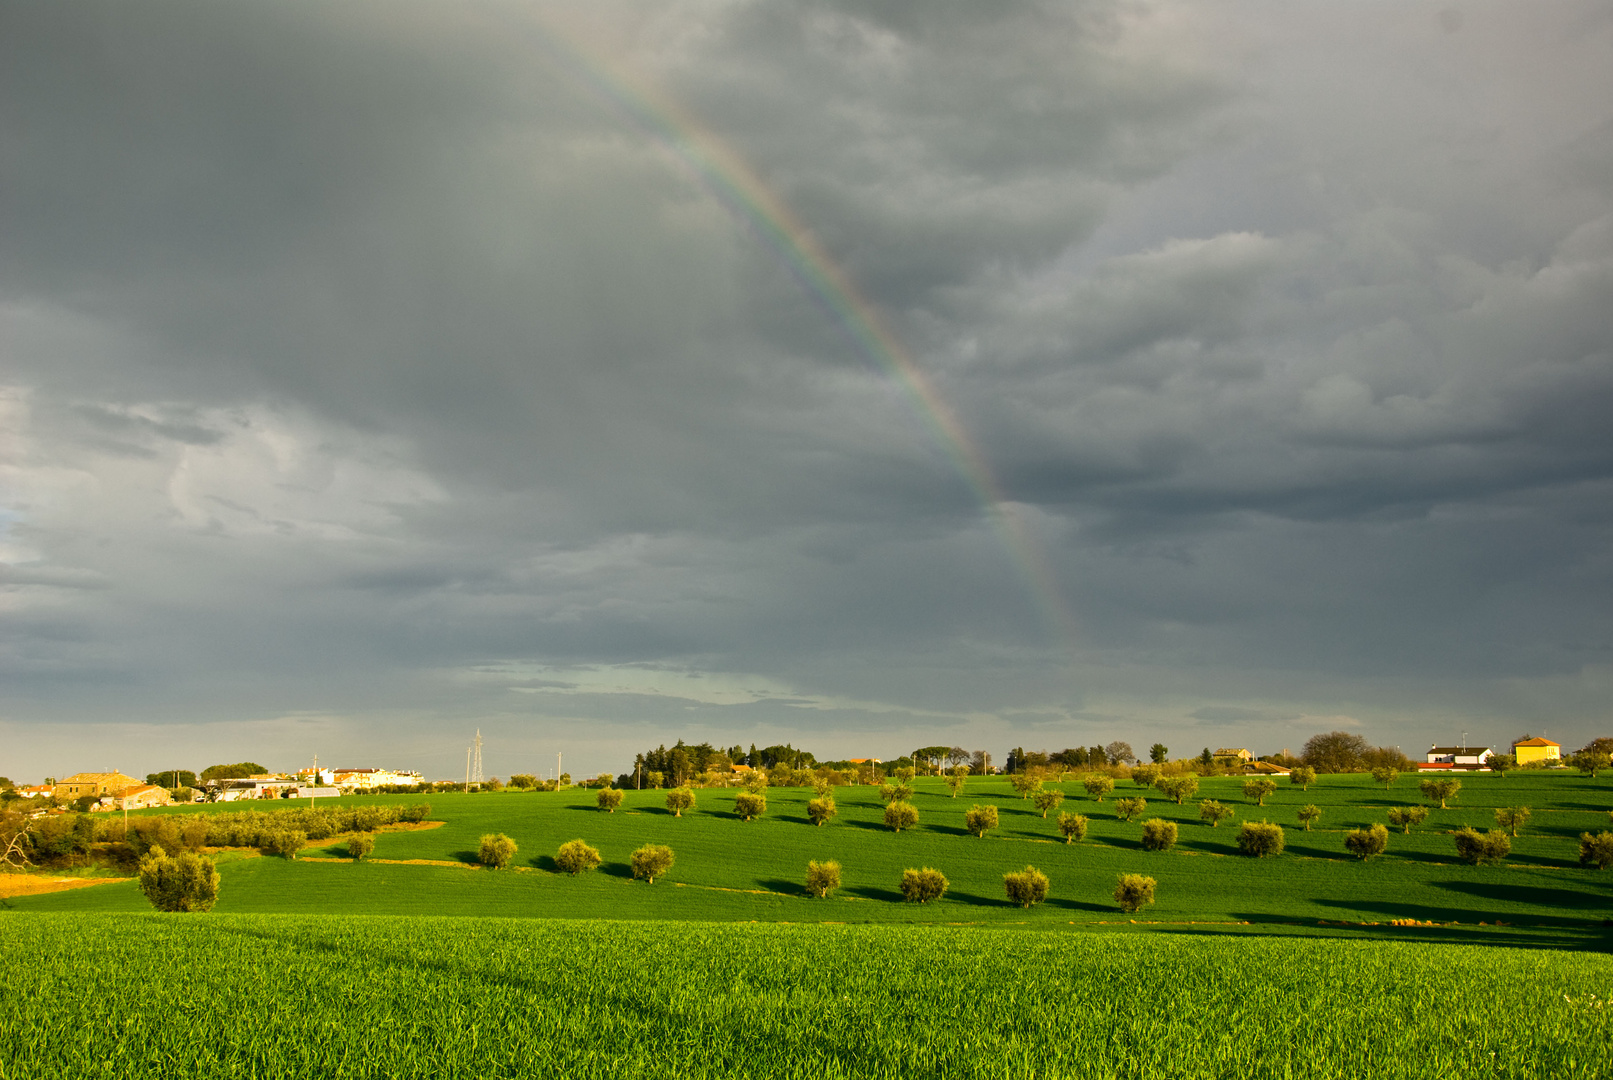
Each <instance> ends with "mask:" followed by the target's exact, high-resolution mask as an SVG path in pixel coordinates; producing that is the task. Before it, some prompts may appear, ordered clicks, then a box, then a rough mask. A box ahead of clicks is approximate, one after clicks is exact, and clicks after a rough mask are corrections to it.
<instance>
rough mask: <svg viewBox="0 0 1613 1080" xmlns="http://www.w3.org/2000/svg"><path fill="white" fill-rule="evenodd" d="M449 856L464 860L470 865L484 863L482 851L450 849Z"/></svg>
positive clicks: (458, 860) (459, 860)
mask: <svg viewBox="0 0 1613 1080" xmlns="http://www.w3.org/2000/svg"><path fill="white" fill-rule="evenodd" d="M448 857H449V858H450V859H453V860H454V861H455V862H462V863H465V864H467V865H469V866H480V865H482V853H481V852H479V851H450V852H449V853H448Z"/></svg>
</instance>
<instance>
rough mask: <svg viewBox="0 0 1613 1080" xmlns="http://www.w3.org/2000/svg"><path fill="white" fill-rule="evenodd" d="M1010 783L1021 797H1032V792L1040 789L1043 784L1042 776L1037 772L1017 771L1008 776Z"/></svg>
mask: <svg viewBox="0 0 1613 1080" xmlns="http://www.w3.org/2000/svg"><path fill="white" fill-rule="evenodd" d="M1008 783H1009V784H1011V785H1012V786H1013V788H1014V793H1015V794H1016V795H1018V796H1019V797H1020V798H1021V799H1028V798H1030V797H1031V792H1033V791H1038V790H1040V789H1041V786H1042V778H1041V777H1040V776H1037V775H1036V774H1035V773H1028V772H1017V773H1015V774H1014V775H1012V776H1010V777H1009V778H1008Z"/></svg>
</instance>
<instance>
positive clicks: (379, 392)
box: [0, 0, 1613, 781]
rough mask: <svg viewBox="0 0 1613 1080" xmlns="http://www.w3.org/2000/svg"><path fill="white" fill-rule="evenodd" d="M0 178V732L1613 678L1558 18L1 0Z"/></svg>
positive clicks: (503, 728) (1233, 704)
mask: <svg viewBox="0 0 1613 1080" xmlns="http://www.w3.org/2000/svg"><path fill="white" fill-rule="evenodd" d="M741 177H750V178H753V180H754V182H755V184H756V185H757V190H758V191H765V192H766V193H768V195H767V197H768V198H771V199H773V200H776V201H775V202H774V203H773V204H771V206H772V213H773V214H774V218H775V220H769V219H766V218H763V217H758V216H756V215H755V214H754V213H752V212H751V210H750V209H748V208H747V207H746V205H745V204H744V202H743V200H737V199H735V198H734V197H733V192H732V191H731V190H730V189H729V188H728V187H726V186H725V185H726V184H728V183H730V182H734V181H736V180H737V179H738V178H741ZM0 192H3V196H0V773H4V774H6V775H10V776H11V777H12V778H13V779H17V780H19V781H20V780H25V779H26V780H36V779H37V778H38V777H40V776H43V775H45V774H47V773H51V774H59V773H65V772H70V771H74V770H78V769H85V768H106V767H112V766H116V767H119V768H122V769H123V770H124V771H125V772H133V773H136V774H143V773H145V772H147V771H151V770H155V769H159V768H167V767H172V766H173V765H176V764H178V765H184V766H189V767H197V768H199V767H201V766H205V765H207V764H211V763H213V762H215V761H220V760H230V761H233V760H238V759H241V758H249V759H253V760H257V761H260V762H262V763H264V764H266V765H269V766H271V767H278V768H289V767H293V766H296V765H300V764H302V763H304V762H306V761H307V760H308V759H309V758H310V757H311V756H312V755H313V754H315V753H318V754H319V755H320V759H321V761H324V762H334V763H339V764H354V765H371V764H374V765H386V766H393V767H412V768H419V769H422V770H424V771H425V772H427V773H428V774H431V775H438V776H441V775H453V774H454V773H456V772H458V771H460V770H462V769H463V763H464V753H465V747H466V745H467V743H468V742H469V740H470V738H471V736H472V734H473V732H474V731H475V729H476V728H478V727H480V729H481V731H482V734H483V736H484V738H485V740H486V746H487V750H486V760H487V769H488V771H489V772H490V773H494V774H498V775H508V774H509V773H511V772H516V771H539V770H542V771H549V770H552V768H553V763H554V755H555V754H556V753H557V752H562V751H563V752H564V753H565V755H566V758H565V761H566V766H567V768H568V770H570V771H574V772H577V773H584V772H594V771H598V770H602V769H612V770H619V769H622V768H625V767H627V765H628V762H630V760H631V753H632V750H633V749H635V748H638V747H642V746H644V745H645V744H654V743H658V742H668V743H670V742H672V741H674V740H675V739H677V738H679V737H684V738H687V739H690V740H693V741H699V740H702V739H711V740H712V741H715V742H721V743H734V742H739V743H746V744H748V743H751V742H755V743H757V744H759V745H762V744H767V743H772V742H781V741H786V740H789V741H793V742H794V743H795V744H796V745H798V746H803V747H805V748H807V749H810V750H813V751H814V752H815V753H817V754H818V755H820V756H822V757H840V756H852V755H855V756H862V755H866V754H874V755H878V756H883V757H893V756H896V755H898V754H900V753H902V752H904V751H906V750H907V749H909V748H911V747H913V746H915V745H927V744H932V743H952V744H961V745H964V746H966V747H969V748H971V749H972V748H977V747H979V748H985V749H989V750H991V751H992V752H993V753H994V754H998V755H1000V754H1001V753H1002V752H1003V751H1004V750H1005V749H1007V748H1009V747H1011V746H1014V745H1021V744H1022V745H1025V746H1028V747H1046V748H1049V749H1058V748H1060V747H1063V746H1069V745H1090V744H1092V743H1101V742H1107V741H1109V740H1110V739H1114V738H1122V739H1126V740H1128V741H1130V742H1131V743H1132V744H1133V745H1136V746H1139V747H1142V746H1146V745H1148V744H1149V743H1152V742H1154V741H1155V740H1159V741H1162V742H1164V743H1166V744H1167V745H1169V746H1170V747H1171V749H1172V751H1173V752H1174V753H1177V754H1183V753H1196V752H1197V751H1198V750H1199V749H1200V748H1201V747H1203V746H1205V745H1210V746H1219V745H1229V744H1230V745H1247V746H1250V747H1251V748H1254V749H1256V750H1257V751H1259V752H1270V751H1275V750H1278V749H1281V748H1283V747H1289V748H1293V749H1297V748H1298V746H1299V745H1300V744H1301V743H1303V742H1304V740H1305V739H1306V738H1307V737H1308V736H1309V735H1311V734H1314V733H1315V732H1317V731H1325V730H1330V729H1333V728H1347V729H1350V730H1354V731H1359V732H1361V733H1362V734H1363V735H1365V736H1366V737H1367V738H1368V739H1370V740H1372V741H1373V742H1376V743H1384V744H1389V745H1402V746H1403V748H1404V749H1407V750H1410V751H1414V752H1415V751H1416V750H1418V749H1420V748H1421V747H1423V746H1426V745H1427V744H1428V743H1430V742H1434V741H1436V740H1437V741H1440V742H1446V741H1450V740H1453V739H1457V738H1459V737H1460V736H1461V734H1462V732H1464V731H1465V732H1467V733H1468V738H1469V740H1470V741H1473V742H1477V743H1481V744H1500V743H1503V742H1506V741H1508V740H1510V739H1511V738H1512V737H1513V736H1515V735H1518V734H1521V733H1523V732H1524V731H1530V732H1533V733H1536V734H1539V733H1542V732H1544V733H1545V734H1548V735H1550V736H1551V737H1553V738H1556V739H1557V740H1558V741H1560V742H1563V743H1564V744H1566V745H1570V746H1578V745H1580V744H1581V743H1582V742H1583V741H1585V740H1588V739H1589V738H1591V737H1592V736H1595V735H1601V734H1608V733H1610V727H1613V725H1610V720H1609V701H1610V693H1613V543H1610V540H1613V423H1610V417H1613V7H1610V6H1609V5H1608V4H1607V3H1605V2H1586V3H1574V2H1568V0H1564V2H1553V3H1535V4H1518V3H1494V4H1492V3H1459V4H1440V3H1435V4H1422V3H1415V2H1407V0H1393V2H1383V3H1376V2H1369V0H1363V2H1352V3H1349V4H1323V3H1303V2H1301V3H1295V2H1292V0H1284V2H1275V0H1274V2H1269V3H1266V2H1230V0H1229V2H1208V3H1206V2H1203V0H1191V2H1181V3H1177V2H1166V0H1162V2H1147V0H1142V2H1136V3H1096V2H1093V3H1087V2H1081V0H1068V2H1063V3H1051V2H1049V3H1010V2H1003V3H990V4H981V3H966V2H962V0H936V2H927V3H910V2H892V0H862V2H853V0H815V2H806V0H803V2H769V3H753V2H743V0H670V2H660V3H655V4H632V3H618V2H614V0H605V2H601V0H588V2H586V3H582V2H579V3H575V4H542V3H537V4H534V3H520V4H514V3H512V4H497V3H485V2H476V0H473V2H470V3H447V2H429V3H420V2H410V0H386V2H385V3H365V2H362V0H350V2H343V3H340V4H331V3H327V2H324V0H318V2H315V0H298V2H280V0H262V2H255V3H236V4H219V3H216V2H212V0H197V2H185V0H116V2H112V0H107V2H105V3H94V2H75V0H0ZM786 219H787V220H789V221H792V222H793V225H792V228H793V229H794V230H795V232H794V233H793V234H791V235H790V236H789V239H788V241H787V242H784V243H783V244H782V246H781V243H780V242H778V239H777V238H776V237H772V236H770V234H769V228H770V227H771V226H772V225H773V224H776V223H777V222H778V221H780V220H786ZM792 245H793V247H792ZM813 249H815V250H819V251H821V252H822V254H823V256H824V258H825V259H826V260H827V262H828V263H830V264H832V266H833V267H834V269H835V272H838V273H839V274H840V275H843V280H844V281H845V282H846V283H847V293H846V295H844V296H837V295H834V294H832V293H831V294H828V296H827V297H825V296H824V295H815V294H814V292H813V291H812V289H811V288H809V287H808V286H809V284H810V281H811V278H810V276H808V277H806V278H803V275H802V273H801V265H800V263H799V261H798V260H799V253H800V251H804V250H813ZM818 269H822V267H819V268H818ZM847 304H862V305H865V306H866V309H867V310H869V311H872V312H875V313H876V315H877V318H878V319H879V320H880V321H881V322H882V324H883V325H884V326H885V327H886V328H887V329H888V331H889V332H890V334H891V335H892V337H893V339H894V340H895V341H896V342H898V343H899V347H900V349H901V350H904V351H905V353H906V354H907V355H909V356H910V357H911V358H912V361H913V363H914V365H915V366H916V368H917V369H918V370H919V371H920V372H922V378H923V379H924V380H926V381H927V383H928V384H929V385H930V386H932V387H933V389H934V391H935V393H936V394H937V395H938V397H939V398H940V399H941V400H943V401H944V402H945V403H946V407H947V409H949V410H950V411H951V413H952V414H953V415H955V417H956V418H957V422H958V424H959V425H960V427H961V429H962V431H963V432H964V433H965V436H964V443H965V444H966V445H967V446H969V447H973V448H974V449H975V450H977V451H978V453H979V455H980V457H981V458H982V459H983V460H984V461H985V462H986V465H987V467H988V468H989V470H990V472H991V474H992V475H993V477H994V479H995V482H996V484H997V485H998V486H999V488H1000V490H1001V491H1002V492H1003V493H1004V494H1005V497H1006V499H1007V500H1008V505H1007V506H1006V507H999V508H996V509H993V508H992V507H989V506H987V505H985V504H983V502H982V499H981V498H980V495H979V492H978V490H977V487H976V486H972V485H971V483H970V481H969V478H968V477H967V476H966V475H965V474H964V473H963V472H962V471H960V468H959V467H958V463H957V452H958V450H959V447H958V446H957V445H952V444H950V443H949V442H948V441H947V439H945V438H944V437H938V436H937V434H936V429H935V426H934V424H933V423H932V422H931V418H930V417H929V416H928V415H926V412H925V409H924V408H923V407H922V406H920V405H918V404H917V403H916V402H915V399H914V398H913V396H912V395H911V394H910V393H909V392H908V387H907V386H906V385H905V384H904V382H903V380H902V379H901V378H899V377H898V376H897V375H896V374H895V373H894V372H893V371H892V369H891V368H890V367H889V366H887V365H886V364H884V363H882V362H881V360H882V357H880V356H879V355H878V354H877V353H869V352H867V351H866V350H863V349H860V348H859V347H858V342H857V341H856V339H855V338H854V337H853V336H852V335H850V334H848V333H847V332H846V329H845V327H844V325H842V322H841V321H840V318H839V317H840V315H841V314H843V310H844V308H845V307H846V305H847ZM1004 516H1006V518H1007V519H1010V520H1011V521H1012V522H1014V523H1016V524H1017V527H1018V528H1019V529H1020V530H1021V533H1022V535H1023V537H1024V538H1025V539H1026V540H1027V543H1028V549H1027V550H1021V549H1019V548H1017V547H1015V546H1014V544H1012V543H1010V542H1009V540H1008V539H1007V534H1005V531H1004V528H1003V525H1002V521H1003V517H1004ZM1038 559H1039V560H1041V563H1042V564H1043V566H1044V567H1045V572H1040V573H1039V572H1037V571H1036V570H1035V565H1036V562H1037V560H1038ZM1059 607H1062V608H1064V609H1065V610H1067V612H1068V613H1069V620H1068V623H1067V624H1064V623H1061V622H1060V620H1058V619H1050V618H1049V617H1048V614H1047V613H1048V612H1049V610H1056V609H1057V608H1059Z"/></svg>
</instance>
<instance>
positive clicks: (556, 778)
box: [554, 751, 560, 789]
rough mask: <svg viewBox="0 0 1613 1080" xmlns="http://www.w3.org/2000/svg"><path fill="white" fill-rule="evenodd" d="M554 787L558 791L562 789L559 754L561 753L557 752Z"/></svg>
mask: <svg viewBox="0 0 1613 1080" xmlns="http://www.w3.org/2000/svg"><path fill="white" fill-rule="evenodd" d="M554 786H555V787H556V789H558V788H559V787H560V753H559V751H556V752H555V755H554Z"/></svg>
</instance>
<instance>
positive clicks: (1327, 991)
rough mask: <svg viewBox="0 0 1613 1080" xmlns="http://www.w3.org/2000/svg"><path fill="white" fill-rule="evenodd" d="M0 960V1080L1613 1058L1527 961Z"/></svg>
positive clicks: (1607, 964)
mask: <svg viewBox="0 0 1613 1080" xmlns="http://www.w3.org/2000/svg"><path fill="white" fill-rule="evenodd" d="M0 955H3V956H5V957H6V958H7V959H8V960H11V961H14V962H12V963H9V964H8V965H7V968H8V971H7V981H6V1000H7V1009H6V1013H5V1021H4V1022H3V1023H0V1080H25V1078H30V1080H31V1078H34V1077H61V1076H73V1077H93V1076H107V1077H146V1076H151V1077H158V1076H163V1077H167V1076H252V1077H287V1078H292V1077H296V1078H304V1077H313V1076H319V1077H457V1076H463V1077H516V1076H646V1077H731V1076H745V1077H775V1076H777V1077H831V1078H832V1077H850V1076H857V1077H890V1078H893V1080H899V1078H912V1077H949V1078H950V1077H992V1078H998V1077H1013V1078H1020V1077H1024V1078H1031V1077H1036V1078H1048V1080H1051V1078H1059V1077H1068V1078H1076V1077H1082V1078H1085V1077H1091V1078H1095V1080H1096V1078H1131V1077H1136V1078H1157V1077H1184V1078H1198V1077H1204V1078H1210V1077H1239V1078H1247V1080H1257V1078H1264V1077H1272V1078H1278V1077H1295V1076H1305V1077H1318V1078H1331V1077H1339V1078H1357V1077H1374V1078H1382V1080H1388V1078H1397V1077H1406V1078H1417V1080H1423V1078H1427V1077H1470V1076H1472V1077H1477V1076H1484V1077H1517V1078H1540V1077H1554V1078H1564V1080H1566V1078H1578V1077H1587V1078H1589V1077H1601V1076H1606V1075H1609V1071H1610V1065H1609V1061H1610V1058H1609V1051H1608V1045H1609V1038H1610V1037H1613V1009H1610V1008H1609V1007H1606V998H1607V996H1608V992H1609V987H1610V982H1613V979H1610V976H1613V959H1610V958H1609V957H1607V956H1604V955H1599V954H1571V953H1561V952H1554V951H1548V950H1540V949H1532V950H1527V949H1514V948H1490V949H1482V948H1474V947H1464V946H1440V947H1433V948H1429V947H1424V946H1420V945H1408V944H1401V943H1384V942H1360V941H1316V940H1310V941H1305V940H1297V941H1296V940H1278V939H1272V938H1261V939H1252V940H1251V939H1229V938H1221V937H1195V936H1189V935H1183V934H1179V933H1170V934H1163V933H1161V934H1148V935H1130V936H1121V935H1113V934H1081V935H1053V934H1028V935H1027V934H1023V933H1018V932H1015V931H1014V930H1013V929H1010V928H1006V927H968V928H953V927H913V926H876V927H868V926H859V927H849V926H778V925H735V924H726V925H724V924H711V923H646V922H625V923H624V922H609V921H602V920H592V921H585V922H575V921H539V920H532V919H496V918H458V919H449V918H426V919H396V918H375V917H354V916H345V917H331V916H261V915H218V914H214V915H211V916H162V915H139V916H132V917H131V916H104V915H102V916H97V915H33V916H19V917H13V918H7V919H0ZM15 961H24V962H15Z"/></svg>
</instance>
